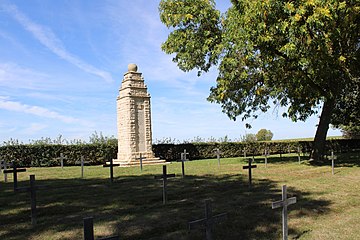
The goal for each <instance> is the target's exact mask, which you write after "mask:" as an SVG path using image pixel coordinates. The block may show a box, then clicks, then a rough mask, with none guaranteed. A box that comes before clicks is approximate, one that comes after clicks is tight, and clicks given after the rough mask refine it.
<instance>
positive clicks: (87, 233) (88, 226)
mask: <svg viewBox="0 0 360 240" xmlns="http://www.w3.org/2000/svg"><path fill="white" fill-rule="evenodd" d="M83 221H84V240H94V239H95V237H94V218H93V217H88V218H84V219H83ZM97 240H120V237H119V236H118V235H116V236H111V237H102V238H97Z"/></svg>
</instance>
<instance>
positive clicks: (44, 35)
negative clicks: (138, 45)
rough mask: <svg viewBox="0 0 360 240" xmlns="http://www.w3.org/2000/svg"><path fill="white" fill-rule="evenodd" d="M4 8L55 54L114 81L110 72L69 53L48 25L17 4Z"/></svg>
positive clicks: (88, 71)
mask: <svg viewBox="0 0 360 240" xmlns="http://www.w3.org/2000/svg"><path fill="white" fill-rule="evenodd" d="M2 8H3V9H4V10H5V11H7V12H8V13H9V14H11V16H13V17H14V19H15V20H16V21H17V22H18V23H20V24H21V25H22V26H23V27H24V28H25V29H26V30H27V31H29V32H30V33H32V34H33V36H34V37H35V38H36V39H37V40H38V41H39V42H40V43H41V44H43V45H44V46H45V47H47V48H48V49H49V50H50V51H52V52H53V53H54V54H56V55H57V56H59V57H60V58H62V59H64V60H65V61H67V62H69V63H71V64H73V65H75V66H76V67H78V68H80V69H81V70H83V71H85V72H87V73H90V74H93V75H96V76H98V77H101V78H102V79H104V80H105V81H107V82H113V81H114V80H113V79H112V77H111V75H110V73H108V72H105V71H102V70H100V69H97V68H96V67H94V66H92V65H90V64H88V63H86V62H84V61H82V60H81V59H79V58H78V57H76V56H74V55H73V54H71V53H69V52H68V51H67V50H66V49H65V47H64V46H63V44H62V42H61V40H59V39H58V38H57V37H56V35H55V34H54V33H53V31H51V29H49V28H47V27H46V26H42V25H39V24H37V23H35V22H33V21H31V20H30V19H29V18H28V17H27V16H25V15H24V14H23V13H22V12H20V11H19V10H18V8H17V7H16V6H15V5H5V4H4V5H2Z"/></svg>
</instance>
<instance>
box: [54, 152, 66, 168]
mask: <svg viewBox="0 0 360 240" xmlns="http://www.w3.org/2000/svg"><path fill="white" fill-rule="evenodd" d="M65 159H67V157H64V154H63V153H60V157H58V158H56V160H60V166H61V169H63V168H64V160H65Z"/></svg>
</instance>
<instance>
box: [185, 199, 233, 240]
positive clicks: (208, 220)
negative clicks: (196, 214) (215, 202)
mask: <svg viewBox="0 0 360 240" xmlns="http://www.w3.org/2000/svg"><path fill="white" fill-rule="evenodd" d="M226 218H227V213H221V214H218V215H215V216H213V215H212V208H211V202H210V200H205V218H202V219H199V220H195V221H191V222H189V231H190V230H192V229H203V228H205V231H206V239H207V240H212V239H213V238H212V228H213V225H214V224H216V223H220V222H222V221H224V220H225V219H226Z"/></svg>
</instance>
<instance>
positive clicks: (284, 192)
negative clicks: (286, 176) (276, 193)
mask: <svg viewBox="0 0 360 240" xmlns="http://www.w3.org/2000/svg"><path fill="white" fill-rule="evenodd" d="M294 203H296V197H292V198H287V189H286V185H283V186H282V199H281V201H276V202H273V203H272V209H275V208H280V207H282V232H283V240H287V239H288V224H287V215H288V213H287V207H288V206H289V205H291V204H294Z"/></svg>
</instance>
